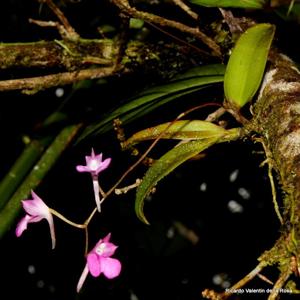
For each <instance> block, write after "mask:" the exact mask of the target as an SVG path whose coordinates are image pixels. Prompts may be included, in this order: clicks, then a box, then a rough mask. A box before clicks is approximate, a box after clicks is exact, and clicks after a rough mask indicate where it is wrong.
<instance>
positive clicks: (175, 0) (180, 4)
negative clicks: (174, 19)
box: [173, 0, 199, 20]
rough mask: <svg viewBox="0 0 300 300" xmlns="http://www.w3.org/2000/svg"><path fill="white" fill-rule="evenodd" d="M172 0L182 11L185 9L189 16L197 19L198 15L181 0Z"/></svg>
mask: <svg viewBox="0 0 300 300" xmlns="http://www.w3.org/2000/svg"><path fill="white" fill-rule="evenodd" d="M173 2H174V3H175V4H176V5H177V6H179V7H180V8H181V9H182V10H183V11H185V12H186V13H187V14H188V15H189V16H191V17H192V18H193V19H194V20H198V19H199V16H198V15H197V14H196V13H195V12H193V11H192V9H191V8H190V7H189V6H188V5H186V4H185V3H184V2H183V1H182V0H173Z"/></svg>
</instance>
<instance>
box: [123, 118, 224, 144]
mask: <svg viewBox="0 0 300 300" xmlns="http://www.w3.org/2000/svg"><path fill="white" fill-rule="evenodd" d="M226 132H227V131H226V129H224V128H223V127H220V126H218V125H215V124H213V123H211V122H207V121H201V120H181V121H176V122H174V123H170V122H169V123H164V124H160V125H158V126H154V127H151V128H147V129H144V130H141V131H139V132H137V133H135V134H134V135H132V136H131V137H130V138H129V139H128V140H127V141H125V142H124V144H123V147H124V148H127V147H130V146H133V145H134V144H136V143H139V142H142V141H145V140H151V139H156V138H157V137H159V136H160V138H162V139H178V140H199V139H202V140H203V139H207V138H213V137H220V136H221V135H223V134H225V133H226Z"/></svg>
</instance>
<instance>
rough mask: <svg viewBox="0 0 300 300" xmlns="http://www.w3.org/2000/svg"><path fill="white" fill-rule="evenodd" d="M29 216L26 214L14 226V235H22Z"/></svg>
mask: <svg viewBox="0 0 300 300" xmlns="http://www.w3.org/2000/svg"><path fill="white" fill-rule="evenodd" d="M29 219H30V216H29V215H26V216H25V217H24V218H22V219H21V220H20V222H19V223H18V225H17V227H16V236H17V237H19V236H21V235H22V233H23V231H24V230H26V229H27V224H28V223H29Z"/></svg>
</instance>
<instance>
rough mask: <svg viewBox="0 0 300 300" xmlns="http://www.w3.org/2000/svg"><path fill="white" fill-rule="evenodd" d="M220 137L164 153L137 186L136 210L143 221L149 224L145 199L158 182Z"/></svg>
mask: <svg viewBox="0 0 300 300" xmlns="http://www.w3.org/2000/svg"><path fill="white" fill-rule="evenodd" d="M218 139H219V138H217V137H214V138H208V139H204V140H200V141H191V142H188V143H184V144H180V145H179V146H177V147H175V148H173V149H171V150H170V151H168V152H167V153H166V154H164V155H163V156H162V157H161V158H160V159H159V160H157V161H156V162H155V163H154V164H153V165H152V166H151V167H150V168H149V169H148V171H147V172H146V174H145V176H144V178H143V180H142V182H141V184H140V185H139V186H138V188H137V192H136V200H135V212H136V215H137V217H138V218H139V219H140V220H141V221H142V222H144V223H145V224H149V222H148V220H147V219H146V217H145V215H144V211H143V208H144V200H145V197H146V196H147V195H148V194H149V193H150V191H151V189H152V188H153V187H154V186H155V185H156V184H157V182H158V181H160V180H161V179H162V178H164V177H165V176H166V175H168V174H169V173H170V172H172V171H173V170H174V169H175V168H176V167H178V166H179V165H181V164H182V163H184V162H185V161H187V160H188V159H190V158H192V157H193V156H195V155H197V154H198V153H200V152H201V151H203V150H205V149H207V148H209V147H210V146H212V145H213V144H215V143H216V142H217V140H218Z"/></svg>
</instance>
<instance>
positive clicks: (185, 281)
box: [181, 278, 189, 284]
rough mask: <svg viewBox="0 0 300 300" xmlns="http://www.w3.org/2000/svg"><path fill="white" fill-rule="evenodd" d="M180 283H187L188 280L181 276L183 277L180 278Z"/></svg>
mask: <svg viewBox="0 0 300 300" xmlns="http://www.w3.org/2000/svg"><path fill="white" fill-rule="evenodd" d="M181 283H182V284H188V283H189V280H188V279H187V278H183V279H182V280H181Z"/></svg>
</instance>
